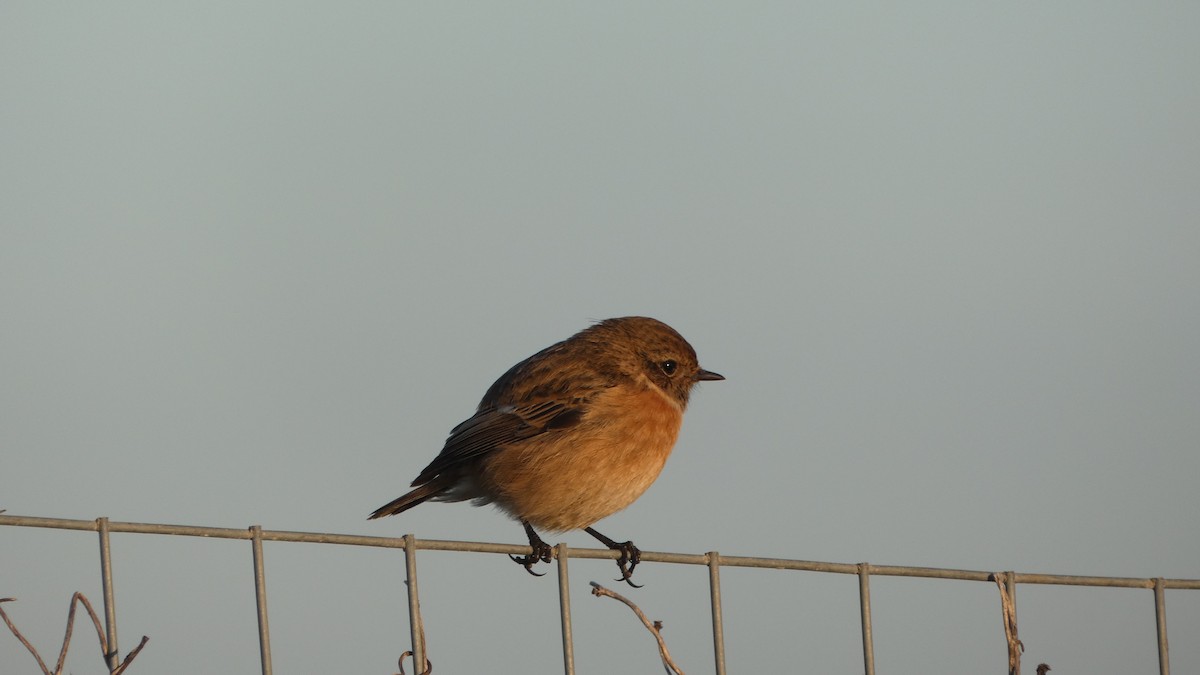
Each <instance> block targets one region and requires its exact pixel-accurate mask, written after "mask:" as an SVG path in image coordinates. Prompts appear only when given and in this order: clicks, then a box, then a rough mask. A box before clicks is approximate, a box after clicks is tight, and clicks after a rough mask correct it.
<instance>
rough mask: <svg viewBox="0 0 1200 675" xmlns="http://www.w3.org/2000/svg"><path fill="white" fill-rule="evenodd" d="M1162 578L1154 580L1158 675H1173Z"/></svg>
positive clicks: (1165, 598)
mask: <svg viewBox="0 0 1200 675" xmlns="http://www.w3.org/2000/svg"><path fill="white" fill-rule="evenodd" d="M1163 590H1164V585H1163V580H1162V577H1159V578H1157V579H1155V580H1154V624H1155V627H1156V628H1157V629H1158V673H1159V675H1171V659H1170V657H1169V656H1168V653H1167V597H1166V595H1165V594H1164V592H1163Z"/></svg>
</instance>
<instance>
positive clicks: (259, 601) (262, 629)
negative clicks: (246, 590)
mask: <svg viewBox="0 0 1200 675" xmlns="http://www.w3.org/2000/svg"><path fill="white" fill-rule="evenodd" d="M250 550H251V551H252V552H253V555H254V603H255V606H256V608H257V611H258V655H259V660H260V661H261V662H262V674H263V675H271V627H270V624H269V623H268V621H267V572H266V567H265V565H264V564H263V547H262V526H261V525H251V526H250Z"/></svg>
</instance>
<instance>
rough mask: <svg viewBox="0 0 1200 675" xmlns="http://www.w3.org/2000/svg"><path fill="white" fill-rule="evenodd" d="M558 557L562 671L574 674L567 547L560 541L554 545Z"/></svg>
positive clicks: (568, 674)
mask: <svg viewBox="0 0 1200 675" xmlns="http://www.w3.org/2000/svg"><path fill="white" fill-rule="evenodd" d="M555 548H556V549H557V557H558V613H559V618H560V620H561V621H562V650H563V672H564V673H566V675H575V641H574V638H573V637H572V635H571V587H570V585H569V583H568V577H567V557H568V555H569V554H568V548H567V545H566V544H563V543H560V544H559V545H558V546H556V547H555Z"/></svg>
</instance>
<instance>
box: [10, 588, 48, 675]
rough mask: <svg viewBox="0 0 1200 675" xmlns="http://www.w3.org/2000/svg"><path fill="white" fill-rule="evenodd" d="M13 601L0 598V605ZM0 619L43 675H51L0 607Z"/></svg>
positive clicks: (12, 600) (40, 657)
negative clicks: (35, 661)
mask: <svg viewBox="0 0 1200 675" xmlns="http://www.w3.org/2000/svg"><path fill="white" fill-rule="evenodd" d="M15 601H16V598H0V604H2V603H5V602H15ZM0 617H2V618H3V619H4V623H6V624H8V629H9V630H10V631H12V634H13V635H14V636H15V637H16V638H17V640H20V642H21V644H23V645H25V649H28V650H29V653H30V654H33V658H35V659H37V663H38V667H39V668H41V669H42V673H43V674H44V675H53V673H51V672H50V669H49V668H47V667H46V662H45V661H42V656H41V654H38V652H37V650H36V649H34V648H33V645H31V644H29V640H26V639H25V636H24V635H21V631H19V630H17V627H16V626H15V625H13V622H12V620H11V619H9V618H8V614H7V613H6V612H5V611H4V608H3V607H0Z"/></svg>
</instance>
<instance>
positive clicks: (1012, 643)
mask: <svg viewBox="0 0 1200 675" xmlns="http://www.w3.org/2000/svg"><path fill="white" fill-rule="evenodd" d="M992 576H993V578H994V579H995V580H996V585H997V586H999V587H1000V609H1001V611H1002V612H1003V614H1004V638H1005V639H1006V640H1007V641H1008V672H1009V673H1010V675H1021V652H1023V651H1025V643H1023V642H1021V640H1020V639H1018V638H1017V607H1016V605H1015V604H1013V601H1012V598H1011V597H1010V596H1009V595H1008V587H1007V586H1006V585H1005V582H1006V581H1007V580H1008V574H1007V573H1004V572H997V573H995V574H993V575H992Z"/></svg>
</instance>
